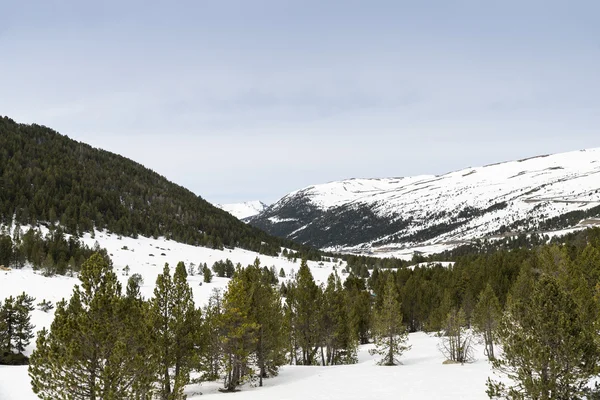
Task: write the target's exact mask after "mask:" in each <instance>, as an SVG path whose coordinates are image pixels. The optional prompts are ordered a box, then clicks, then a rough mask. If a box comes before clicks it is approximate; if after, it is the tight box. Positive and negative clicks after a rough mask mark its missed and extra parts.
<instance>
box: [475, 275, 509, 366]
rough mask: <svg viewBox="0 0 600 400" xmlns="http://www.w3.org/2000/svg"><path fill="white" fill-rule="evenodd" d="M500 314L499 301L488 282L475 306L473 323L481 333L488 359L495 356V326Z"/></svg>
mask: <svg viewBox="0 0 600 400" xmlns="http://www.w3.org/2000/svg"><path fill="white" fill-rule="evenodd" d="M501 316H502V309H501V308H500V302H499V301H498V298H497V297H496V295H495V294H494V290H493V289H492V286H491V285H490V284H489V283H488V284H487V285H486V287H485V289H484V291H483V292H482V293H481V295H480V296H479V301H478V302H477V305H476V306H475V312H474V325H475V329H476V330H477V331H478V332H479V333H481V334H482V335H483V341H484V344H485V355H486V356H487V357H488V359H490V360H493V359H494V358H495V356H494V342H495V341H496V328H497V327H498V323H499V322H500V318H501Z"/></svg>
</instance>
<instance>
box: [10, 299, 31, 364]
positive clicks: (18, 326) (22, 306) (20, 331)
mask: <svg viewBox="0 0 600 400" xmlns="http://www.w3.org/2000/svg"><path fill="white" fill-rule="evenodd" d="M33 301H34V298H33V297H31V296H28V295H27V294H26V293H25V292H23V293H21V294H20V295H19V296H17V299H16V301H15V305H14V309H15V321H14V337H13V338H12V343H13V348H14V349H15V350H16V351H17V352H18V353H19V354H22V353H23V352H24V351H25V348H26V347H27V346H29V342H30V341H31V339H32V338H33V328H34V326H33V324H32V323H31V315H30V313H31V311H33V309H34V307H33Z"/></svg>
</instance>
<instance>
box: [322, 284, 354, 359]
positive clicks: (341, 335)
mask: <svg viewBox="0 0 600 400" xmlns="http://www.w3.org/2000/svg"><path fill="white" fill-rule="evenodd" d="M322 299H323V301H322V307H321V321H320V322H321V335H322V346H321V359H322V361H321V362H322V364H323V365H337V364H352V363H355V362H356V360H357V356H356V351H357V348H358V334H357V331H356V329H354V328H355V327H354V326H353V323H352V320H351V314H350V311H351V309H350V302H349V298H348V296H347V292H346V291H344V288H343V286H342V283H341V280H340V277H339V276H338V275H337V273H334V274H331V275H329V278H328V279H327V287H326V288H325V291H324V292H323V295H322ZM323 347H325V348H326V349H327V354H326V356H325V355H324V354H323Z"/></svg>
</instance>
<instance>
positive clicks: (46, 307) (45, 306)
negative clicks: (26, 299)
mask: <svg viewBox="0 0 600 400" xmlns="http://www.w3.org/2000/svg"><path fill="white" fill-rule="evenodd" d="M37 306H38V307H39V310H40V311H43V312H45V313H47V312H48V311H51V310H53V309H54V305H53V304H52V302H51V301H49V300H46V299H44V300H42V301H40V302H39V303H38V304H37Z"/></svg>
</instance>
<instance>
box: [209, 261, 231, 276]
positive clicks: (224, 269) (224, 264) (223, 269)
mask: <svg viewBox="0 0 600 400" xmlns="http://www.w3.org/2000/svg"><path fill="white" fill-rule="evenodd" d="M212 270H213V272H214V273H215V274H217V276H218V277H219V278H231V277H232V276H233V274H234V273H235V266H234V265H233V262H231V260H230V259H229V258H228V259H226V260H225V261H223V260H219V261H215V263H214V264H213V266H212Z"/></svg>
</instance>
